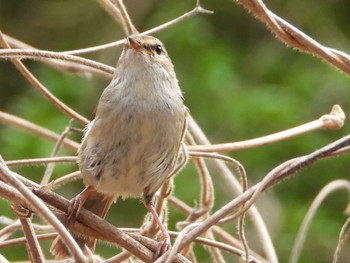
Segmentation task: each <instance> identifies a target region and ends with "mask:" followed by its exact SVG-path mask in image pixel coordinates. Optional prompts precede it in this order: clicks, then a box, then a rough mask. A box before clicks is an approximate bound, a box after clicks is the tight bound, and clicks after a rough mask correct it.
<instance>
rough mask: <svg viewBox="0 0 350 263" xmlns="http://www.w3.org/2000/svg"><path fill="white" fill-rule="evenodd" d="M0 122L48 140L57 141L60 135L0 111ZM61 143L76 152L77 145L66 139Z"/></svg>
mask: <svg viewBox="0 0 350 263" xmlns="http://www.w3.org/2000/svg"><path fill="white" fill-rule="evenodd" d="M0 122H3V123H6V124H9V125H13V126H15V127H18V128H21V129H24V130H26V131H29V132H31V133H33V134H35V135H38V136H39V137H43V138H45V139H48V140H52V141H57V140H59V138H60V135H59V134H57V133H55V132H53V131H50V130H48V129H46V128H44V127H41V126H39V125H36V124H34V123H32V122H29V121H27V120H25V119H22V118H19V117H17V116H15V115H11V114H9V113H6V112H3V111H0ZM62 143H63V145H64V146H65V147H67V148H69V149H71V150H73V151H74V152H76V151H77V150H78V148H79V145H80V144H79V143H77V142H75V141H72V140H70V139H67V138H65V139H64V140H63V142H62Z"/></svg>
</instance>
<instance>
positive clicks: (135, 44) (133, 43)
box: [128, 36, 142, 50]
mask: <svg viewBox="0 0 350 263" xmlns="http://www.w3.org/2000/svg"><path fill="white" fill-rule="evenodd" d="M128 46H129V48H132V49H135V50H140V49H141V47H142V46H141V42H140V41H139V40H137V39H136V38H134V37H131V36H129V37H128Z"/></svg>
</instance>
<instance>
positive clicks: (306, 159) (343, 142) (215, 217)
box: [179, 135, 350, 249]
mask: <svg viewBox="0 0 350 263" xmlns="http://www.w3.org/2000/svg"><path fill="white" fill-rule="evenodd" d="M348 145H350V135H348V136H345V137H343V138H341V139H339V140H337V141H335V142H333V143H331V144H329V145H327V146H325V147H323V148H321V149H320V150H317V151H315V152H313V153H311V154H309V155H306V156H303V157H299V158H295V159H293V160H289V161H287V162H285V163H283V164H282V165H279V166H278V167H276V168H275V169H273V170H272V171H271V172H270V173H269V174H268V175H266V177H265V178H264V179H263V180H262V181H261V182H259V183H258V184H256V185H255V186H253V187H251V188H249V189H248V190H247V191H246V192H244V193H242V194H241V195H239V196H238V197H237V198H235V199H234V200H232V201H231V202H229V203H228V204H226V205H225V206H223V207H222V208H220V209H219V210H218V211H217V212H215V213H214V214H212V215H211V216H210V217H209V218H208V219H207V220H206V221H205V222H203V223H201V224H200V225H198V226H197V227H196V228H194V229H193V230H191V231H190V232H189V233H188V234H187V236H186V237H185V238H184V242H183V243H182V244H181V246H180V247H179V248H180V249H182V248H184V247H185V246H186V245H187V244H188V243H189V242H191V240H193V239H194V238H195V237H198V236H199V235H200V234H202V233H204V232H205V231H207V230H208V229H209V228H210V227H211V226H213V225H214V224H216V223H218V221H219V220H220V219H222V218H223V217H225V216H226V215H228V214H229V213H231V212H232V211H233V210H235V209H237V207H239V206H240V205H241V204H242V203H244V202H247V203H246V204H245V207H244V208H245V209H244V210H247V209H248V208H249V207H250V206H251V205H253V203H254V201H255V200H256V197H257V196H258V195H259V194H261V193H262V192H263V191H265V190H266V189H268V188H269V187H271V186H273V185H275V184H277V183H278V182H280V181H282V180H284V179H286V178H287V177H288V176H290V175H292V174H294V173H296V172H298V171H300V170H302V169H304V168H306V167H308V166H310V165H311V164H313V163H315V162H316V161H317V160H319V159H322V158H326V157H328V155H329V154H331V153H332V152H334V151H336V150H338V149H341V148H343V147H345V146H348ZM244 210H243V211H242V210H241V211H240V212H238V213H236V216H237V217H238V216H240V215H241V214H242V213H243V212H244Z"/></svg>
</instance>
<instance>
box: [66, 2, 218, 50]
mask: <svg viewBox="0 0 350 263" xmlns="http://www.w3.org/2000/svg"><path fill="white" fill-rule="evenodd" d="M199 13H203V14H212V13H213V12H212V11H209V10H206V9H204V8H202V7H200V6H196V7H195V8H194V9H193V10H191V11H189V12H188V13H186V14H183V15H182V16H180V17H177V18H175V19H173V20H171V21H169V22H166V23H164V24H162V25H160V26H157V27H154V28H152V29H149V30H147V31H144V32H142V33H140V34H139V35H153V34H155V33H158V32H160V31H162V30H164V29H166V28H168V27H170V26H173V25H176V24H178V23H180V22H183V21H185V20H187V19H189V18H191V17H193V16H195V15H197V14H199ZM124 43H125V40H124V39H122V40H118V41H115V42H112V43H107V44H103V45H99V46H95V47H88V48H83V49H77V50H70V51H65V52H64V54H70V55H73V54H84V53H91V52H96V51H99V50H103V49H107V48H112V47H118V46H120V45H122V44H124Z"/></svg>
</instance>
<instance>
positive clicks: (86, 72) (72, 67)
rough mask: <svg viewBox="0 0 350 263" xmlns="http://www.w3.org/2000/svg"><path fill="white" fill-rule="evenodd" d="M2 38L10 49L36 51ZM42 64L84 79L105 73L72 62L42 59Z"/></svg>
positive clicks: (10, 38)
mask: <svg viewBox="0 0 350 263" xmlns="http://www.w3.org/2000/svg"><path fill="white" fill-rule="evenodd" d="M2 35H3V37H4V38H5V40H6V42H7V43H8V44H9V45H10V46H11V48H12V49H14V48H16V49H31V50H33V49H34V50H37V48H36V47H34V46H31V45H28V44H26V43H24V42H22V41H20V40H18V39H15V38H13V37H10V36H8V35H6V34H4V33H3V34H2ZM42 62H43V63H45V64H47V65H49V66H52V67H54V68H56V69H58V70H61V71H64V72H68V73H78V74H80V75H82V76H84V77H87V78H89V77H91V76H92V74H99V75H103V76H105V75H104V74H105V73H101V71H99V70H95V69H93V68H91V67H87V66H84V65H80V64H77V63H72V62H68V61H57V60H52V59H42Z"/></svg>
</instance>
